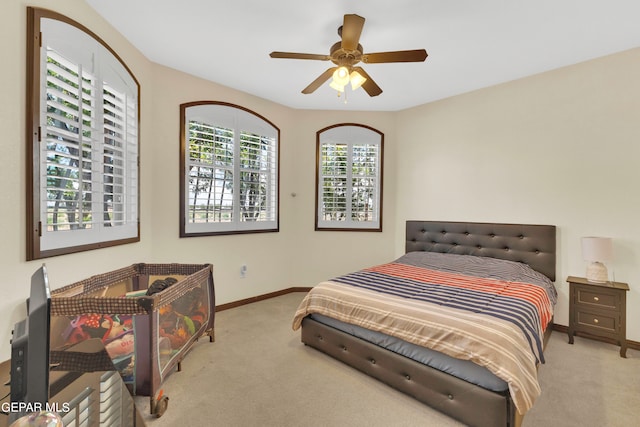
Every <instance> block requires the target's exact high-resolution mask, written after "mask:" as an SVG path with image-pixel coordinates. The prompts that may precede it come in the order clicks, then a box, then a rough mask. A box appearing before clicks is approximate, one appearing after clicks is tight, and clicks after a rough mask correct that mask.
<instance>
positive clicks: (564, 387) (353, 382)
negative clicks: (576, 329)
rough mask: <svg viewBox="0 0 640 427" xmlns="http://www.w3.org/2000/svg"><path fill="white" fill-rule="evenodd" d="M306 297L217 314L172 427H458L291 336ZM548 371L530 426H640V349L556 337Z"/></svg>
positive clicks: (173, 383) (182, 378) (180, 381)
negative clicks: (622, 354) (212, 337)
mask: <svg viewBox="0 0 640 427" xmlns="http://www.w3.org/2000/svg"><path fill="white" fill-rule="evenodd" d="M303 296H304V294H303V293H292V294H288V295H284V296H280V297H277V298H272V299H269V300H265V301H261V302H257V303H253V304H249V305H246V306H242V307H237V308H234V309H230V310H225V311H222V312H219V313H217V314H216V328H215V330H216V342H214V343H210V342H209V341H208V339H206V338H205V339H203V340H201V341H200V342H199V343H197V344H196V345H195V346H194V348H193V350H192V351H191V352H190V353H189V355H187V357H186V358H185V360H184V361H183V362H182V371H180V372H175V373H173V374H171V376H169V378H167V380H166V381H165V383H164V384H163V391H164V393H165V394H166V395H168V396H169V399H170V400H169V407H168V409H167V411H166V413H165V414H164V415H163V416H162V417H160V418H155V417H154V416H152V415H150V414H149V397H146V396H137V397H136V404H137V405H138V407H139V410H140V412H141V414H142V415H143V416H144V418H145V420H146V422H147V425H149V426H150V427H164V426H171V427H175V426H182V427H187V426H230V427H231V426H241V427H244V426H265V427H267V426H277V427H288V426H296V427H306V426H314V427H315V426H363V427H376V426H407V427H409V426H459V425H460V424H459V423H457V422H455V421H454V420H452V419H450V418H448V417H446V416H444V415H442V414H440V413H438V412H436V411H434V410H432V409H430V408H429V407H427V406H425V405H423V404H421V403H419V402H417V401H415V400H414V399H412V398H410V397H408V396H406V395H404V394H402V393H400V392H397V391H395V390H393V389H392V388H390V387H388V386H386V385H384V384H381V383H380V382H378V381H376V380H374V379H372V378H369V377H367V376H366V375H364V374H361V373H360V372H358V371H356V370H354V369H352V368H350V367H348V366H346V365H344V364H342V363H341V362H338V361H336V360H334V359H332V358H331V357H329V356H327V355H325V354H322V353H320V352H318V351H316V350H314V349H312V348H308V347H306V346H304V345H303V344H302V343H301V342H300V331H297V332H294V331H293V330H292V329H291V320H292V318H293V313H294V311H295V309H296V307H297V305H298V303H299V302H300V300H301V299H302V297H303ZM545 356H546V359H547V363H546V364H545V365H543V366H542V367H541V368H540V372H539V378H540V385H541V388H542V396H541V397H540V398H539V399H538V400H537V402H536V404H535V406H534V408H533V409H532V410H531V411H530V412H529V414H527V416H526V417H525V420H524V424H523V425H524V427H537V426H594V427H596V426H598V427H602V426H607V427H614V426H621V427H622V426H625V427H626V426H634V425H640V352H638V351H634V350H629V351H628V352H627V356H628V358H627V359H622V358H620V357H619V354H618V347H616V346H613V345H610V344H605V343H600V342H596V341H592V340H587V339H582V338H580V337H577V338H576V340H575V344H574V345H569V344H567V337H566V335H564V334H561V333H558V332H554V333H553V334H552V336H551V339H550V341H549V345H548V347H547V350H546V352H545Z"/></svg>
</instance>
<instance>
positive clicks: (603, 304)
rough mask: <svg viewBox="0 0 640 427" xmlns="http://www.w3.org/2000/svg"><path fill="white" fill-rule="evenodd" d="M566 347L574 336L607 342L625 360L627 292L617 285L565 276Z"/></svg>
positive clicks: (627, 286) (618, 283)
mask: <svg viewBox="0 0 640 427" xmlns="http://www.w3.org/2000/svg"><path fill="white" fill-rule="evenodd" d="M567 282H569V331H568V333H569V344H573V337H574V335H575V334H576V333H580V332H583V333H585V334H587V335H588V336H593V337H600V338H609V339H612V340H614V341H615V342H616V343H617V344H618V345H619V346H620V357H627V339H626V323H627V291H628V290H629V285H628V284H626V283H621V282H605V283H595V282H590V281H588V280H587V279H585V278H583V277H574V276H569V277H568V278H567Z"/></svg>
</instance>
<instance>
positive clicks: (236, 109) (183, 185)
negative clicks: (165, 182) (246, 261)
mask: <svg viewBox="0 0 640 427" xmlns="http://www.w3.org/2000/svg"><path fill="white" fill-rule="evenodd" d="M208 106H212V107H214V108H218V107H220V108H222V109H223V110H226V111H225V114H224V115H225V119H224V122H228V120H229V118H230V117H232V116H235V115H236V114H237V115H238V117H240V116H244V117H246V118H249V120H250V121H253V122H256V123H258V124H257V125H255V126H257V127H262V128H265V129H268V132H266V133H269V132H274V135H275V136H274V139H275V143H274V144H273V145H272V146H271V148H273V152H271V154H269V155H268V157H269V159H268V160H266V162H267V163H268V164H269V165H270V166H272V167H271V168H269V169H268V170H269V171H270V172H269V173H272V174H273V175H271V176H270V177H268V178H267V180H269V182H270V185H272V186H273V189H272V190H270V191H269V190H267V191H266V192H267V196H266V198H268V199H269V200H270V201H268V202H267V203H268V204H269V206H270V207H269V208H268V209H267V210H268V212H267V216H268V217H269V219H266V220H259V221H255V222H250V221H241V220H238V217H240V214H238V209H240V208H241V207H240V206H241V205H242V204H241V203H240V202H239V198H240V197H243V196H242V192H241V191H240V190H239V189H238V188H239V187H238V186H239V184H238V180H237V179H235V178H233V179H232V183H233V185H234V187H233V188H234V191H236V192H237V193H238V194H237V195H236V194H235V193H234V195H232V196H231V200H232V203H233V205H234V209H236V211H235V215H237V216H236V217H235V218H234V219H232V220H231V221H228V222H222V221H215V219H214V220H213V221H211V222H209V223H208V224H202V223H200V224H197V226H194V224H195V223H191V222H190V223H187V215H188V214H189V213H190V212H191V210H190V208H189V207H188V204H189V203H190V201H189V200H190V199H191V192H190V191H189V190H188V189H187V185H188V184H189V181H188V179H187V173H190V170H188V168H187V163H188V162H189V161H191V159H187V147H188V144H189V141H188V140H187V139H188V138H187V131H188V124H187V120H188V117H187V116H188V114H190V113H189V112H188V110H189V109H191V108H193V107H196V108H197V107H203V108H205V107H208ZM238 120H243V119H238ZM221 121H223V120H221ZM209 125H212V126H214V127H216V128H217V127H219V126H220V123H209ZM251 126H254V125H251ZM251 126H250V127H251ZM229 130H232V131H233V132H234V134H235V135H237V137H238V138H240V137H239V135H240V133H241V132H242V131H250V130H251V129H236V125H233V126H231V129H229ZM238 141H239V140H238ZM238 141H235V140H234V142H233V144H232V145H233V146H234V150H235V149H238V153H239V150H240V146H239V144H240V143H239V142H238ZM238 153H235V154H234V156H235V157H233V160H232V162H233V165H231V164H230V163H226V164H225V165H224V166H220V164H221V163H220V162H217V163H216V161H211V163H209V164H202V167H203V168H204V169H211V170H218V169H220V170H222V169H229V170H234V169H233V168H236V169H235V171H236V172H238V173H240V172H239V171H240V169H242V167H241V165H240V164H239V154H238ZM179 158H180V166H179V170H180V172H179V173H180V192H179V193H180V196H179V197H180V199H179V203H180V219H179V221H180V237H198V236H216V235H230V234H250V233H272V232H278V231H279V230H280V129H279V128H278V127H277V126H276V125H275V124H273V123H272V122H271V121H270V120H268V119H267V118H265V117H264V116H262V115H260V114H258V113H256V112H255V111H252V110H250V109H248V108H245V107H242V106H240V105H236V104H231V103H228V102H221V101H194V102H188V103H184V104H181V105H180V157H179ZM218 160H219V159H218ZM263 160H264V159H263ZM274 162H275V164H274ZM223 163H224V162H223ZM243 170H244V169H243ZM244 171H245V172H246V170H244ZM249 173H251V171H249ZM264 175H266V174H264ZM211 176H212V177H213V176H214V175H213V173H212V175H211ZM217 180H219V178H212V179H210V181H213V182H215V181H217ZM213 185H215V184H213ZM209 191H211V189H210V190H209ZM273 193H275V194H273ZM188 195H189V196H190V197H189V198H187V196H188ZM207 205H208V206H209V204H208V203H207ZM242 206H244V205H242ZM214 207H215V205H214ZM195 227H198V229H197V230H196V229H195Z"/></svg>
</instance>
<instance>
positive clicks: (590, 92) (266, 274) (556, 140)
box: [0, 0, 640, 360]
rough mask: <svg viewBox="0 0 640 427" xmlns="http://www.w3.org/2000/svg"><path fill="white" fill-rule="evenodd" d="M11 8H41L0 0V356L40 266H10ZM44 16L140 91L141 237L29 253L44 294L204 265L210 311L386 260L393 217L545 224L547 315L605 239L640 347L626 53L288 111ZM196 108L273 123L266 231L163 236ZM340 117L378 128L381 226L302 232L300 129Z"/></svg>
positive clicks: (634, 121) (21, 238)
mask: <svg viewBox="0 0 640 427" xmlns="http://www.w3.org/2000/svg"><path fill="white" fill-rule="evenodd" d="M7 3H8V4H7ZM27 5H34V6H40V7H48V8H51V7H54V6H52V5H51V2H49V1H46V0H33V1H29V2H27V1H23V0H20V1H11V2H3V4H2V6H0V8H1V10H0V12H2V13H0V51H2V52H3V54H4V56H5V61H6V63H8V64H13V66H9V67H4V68H2V69H0V78H2V81H4V82H13V84H11V85H6V84H5V85H3V86H2V88H0V95H1V97H2V99H3V102H2V103H0V113H1V114H0V129H2V135H3V138H2V139H0V146H1V147H2V150H3V152H4V153H16V154H17V155H18V156H17V161H16V162H11V163H8V167H4V168H2V169H1V170H0V175H1V178H0V179H1V182H2V183H3V190H2V193H1V196H0V197H2V199H1V200H2V202H3V203H2V206H3V209H2V210H1V211H0V212H1V213H0V232H1V234H2V237H3V242H4V243H3V244H2V246H1V247H0V266H1V267H2V271H3V273H4V277H3V280H2V281H0V292H1V294H2V300H1V301H0V310H2V311H3V312H4V313H5V316H4V318H3V319H4V320H3V321H2V324H1V326H0V360H2V359H6V358H7V357H8V356H9V339H10V331H11V328H12V325H13V323H14V322H15V321H17V320H18V319H19V318H20V317H22V316H23V315H24V299H25V298H26V296H27V294H28V288H27V283H28V279H29V277H30V275H31V274H32V272H33V271H34V270H35V269H36V268H37V267H38V266H39V265H40V264H41V262H40V261H34V262H26V261H25V250H26V249H25V246H26V245H25V235H26V230H25V228H26V221H25V218H24V217H25V192H26V189H25V185H24V174H25V167H24V165H25V162H26V159H25V149H24V144H25V141H24V139H25V138H24V108H25V104H24V98H25V95H24V93H25V77H24V76H25V44H26V35H25V34H26V11H25V10H26V6H27ZM55 10H56V11H57V12H60V13H63V14H65V15H67V16H69V17H71V18H73V19H75V20H77V21H79V22H81V23H82V24H84V25H85V26H87V27H89V28H90V29H92V30H93V31H94V32H95V33H97V34H98V35H99V36H101V37H102V38H103V39H104V40H105V41H106V42H108V43H109V44H110V45H111V47H112V48H113V49H114V50H115V51H116V52H118V53H119V54H120V56H121V57H122V58H123V59H124V60H125V61H126V62H127V64H128V65H129V66H130V68H131V69H132V70H133V72H134V74H135V75H136V77H137V78H138V80H139V81H140V83H141V88H142V96H141V126H142V128H141V228H142V238H141V242H140V243H136V244H131V245H125V246H120V247H117V248H110V249H103V250H96V251H91V252H87V253H82V254H76V255H67V256H61V257H54V258H49V259H46V260H44V261H45V262H46V264H47V267H48V269H49V273H50V279H51V285H52V287H53V288H54V289H55V288H57V287H61V286H63V285H65V284H68V283H71V282H72V281H76V280H79V279H82V278H85V277H88V276H90V275H92V274H95V273H100V272H105V271H109V270H112V269H114V268H118V267H122V266H125V265H129V264H131V263H134V262H210V263H212V264H214V278H215V281H216V296H217V302H218V303H219V304H223V303H226V302H231V301H236V300H239V299H243V298H248V297H251V296H256V295H260V294H264V293H268V292H272V291H275V290H279V289H283V288H287V287H290V286H312V285H314V284H315V283H317V282H318V281H320V280H322V279H325V278H329V277H332V276H335V275H338V274H341V273H345V272H348V271H350V270H354V269H357V268H361V267H364V266H367V265H371V264H374V263H379V262H384V261H388V260H390V259H392V258H393V257H394V256H396V255H399V254H400V253H401V252H402V250H403V241H402V239H403V235H404V228H403V227H404V221H405V220H406V219H437V220H463V221H464V220H470V221H504V222H532V223H549V224H556V225H557V226H558V227H559V247H558V250H559V258H558V262H559V264H558V281H557V286H558V289H559V292H560V302H559V305H558V313H557V317H556V321H557V322H558V323H561V324H565V325H566V324H567V320H568V315H567V305H568V303H567V293H568V290H567V286H566V284H565V283H564V278H565V277H566V276H567V275H580V274H582V273H583V271H584V269H585V265H584V263H583V261H582V260H581V258H580V243H579V238H580V236H583V235H606V236H611V237H614V238H615V249H616V261H615V263H614V266H613V267H614V268H615V274H616V279H617V280H619V281H624V282H628V283H629V284H630V285H631V289H632V290H631V292H630V293H629V308H628V310H629V316H628V319H629V333H628V335H629V338H631V339H633V340H636V341H640V313H639V310H638V309H637V307H639V304H640V297H639V290H640V277H639V276H640V273H639V272H638V268H637V267H638V265H639V264H640V263H639V261H640V260H639V259H638V258H639V253H640V235H639V234H640V232H639V231H638V227H637V226H636V220H637V218H639V217H640V216H639V215H638V213H639V212H638V211H639V207H640V203H639V202H638V198H637V197H636V191H635V189H636V183H637V182H638V174H639V172H637V168H636V167H635V162H636V161H637V159H638V151H639V150H640V148H638V147H639V144H638V142H639V141H640V125H639V123H640V120H638V119H639V118H640V117H639V116H640V108H639V107H640V105H639V103H640V83H638V81H637V76H638V75H640V59H639V55H638V54H639V51H638V50H635V51H630V52H626V53H622V54H619V55H614V56H611V57H607V58H602V59H599V60H596V61H591V62H588V63H585V64H580V65H577V66H573V67H568V68H565V69H561V70H557V71H553V72H549V73H545V74H542V75H538V76H534V77H531V78H527V79H522V80H519V81H515V82H511V83H508V84H504V85H500V86H496V87H492V88H488V89H485V90H481V91H477V92H474V93H470V94H466V95H461V96H458V97H454V98H450V99H447V100H443V101H440V102H435V103H431V104H428V105H424V106H421V107H416V108H413V109H410V110H406V111H402V112H397V113H384V112H378V113H362V112H360V113H358V112H342V111H339V106H338V107H337V111H310V110H291V109H289V108H287V107H283V106H281V105H278V104H274V103H272V102H269V101H266V100H263V99H260V98H256V97H254V96H251V95H248V94H245V93H242V92H238V91H235V90H232V89H229V88H226V87H223V86H220V85H217V84H215V83H211V82H207V81H204V80H201V79H198V78H195V77H193V76H190V75H186V74H184V73H181V72H178V71H175V70H171V69H168V68H165V67H162V66H159V65H157V64H152V63H150V62H149V61H148V60H146V58H144V57H143V56H142V55H141V54H140V53H139V52H138V51H137V50H136V49H134V48H133V47H132V46H131V45H130V44H129V43H128V42H127V41H126V40H124V39H123V38H122V37H121V36H120V35H119V34H118V33H117V32H116V31H115V30H113V29H112V28H111V27H110V26H109V25H108V24H106V23H105V22H104V21H103V20H102V19H101V18H100V17H99V16H97V15H96V14H95V13H94V11H93V10H92V9H91V8H90V7H89V6H87V5H86V4H85V3H84V2H80V1H77V0H59V1H57V2H55ZM204 99H209V100H219V101H226V102H230V103H234V104H239V105H242V106H244V107H246V108H249V109H251V110H253V111H256V112H257V113H259V114H261V115H263V116H265V117H266V118H268V119H269V120H270V121H272V122H273V123H275V124H276V125H277V126H279V128H280V130H281V176H280V179H281V186H280V190H281V194H280V230H281V231H280V232H279V233H268V234H254V235H239V236H217V237H198V238H188V239H179V238H178V212H179V211H178V182H179V181H178V154H179V152H178V129H179V128H178V126H179V122H178V119H179V104H180V103H182V102H187V101H195V100H204ZM341 122H358V123H362V124H366V125H369V126H372V127H375V128H377V129H378V130H380V131H382V132H383V133H384V134H385V182H384V201H385V209H384V218H383V219H384V221H383V229H384V231H383V233H362V232H360V233H349V232H314V230H313V225H314V224H313V218H314V181H315V177H314V173H315V166H314V162H315V132H316V131H317V130H319V129H321V128H323V127H326V126H328V125H331V124H335V123H341ZM5 158H8V155H7V154H5ZM293 193H295V194H296V196H295V197H293V196H292V194H293ZM594 193H597V194H598V195H597V196H595V195H594ZM242 264H246V265H247V266H248V274H247V277H246V278H244V279H241V278H240V274H239V269H240V265H242Z"/></svg>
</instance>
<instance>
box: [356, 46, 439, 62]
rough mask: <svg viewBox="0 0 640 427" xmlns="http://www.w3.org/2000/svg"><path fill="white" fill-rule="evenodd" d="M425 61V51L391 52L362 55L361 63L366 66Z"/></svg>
mask: <svg viewBox="0 0 640 427" xmlns="http://www.w3.org/2000/svg"><path fill="white" fill-rule="evenodd" d="M425 59H427V51H426V50H424V49H416V50H396V51H393V52H377V53H367V54H364V55H362V62H364V63H366V64H380V63H384V62H422V61H424V60H425Z"/></svg>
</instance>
